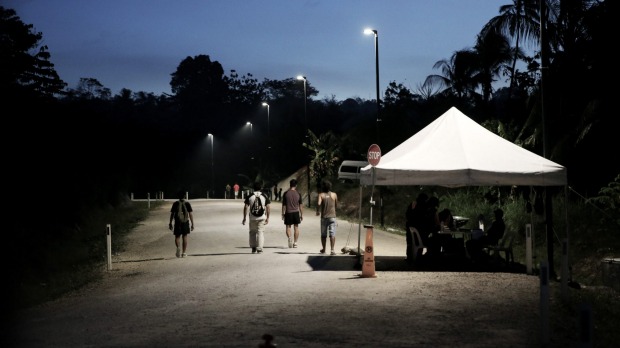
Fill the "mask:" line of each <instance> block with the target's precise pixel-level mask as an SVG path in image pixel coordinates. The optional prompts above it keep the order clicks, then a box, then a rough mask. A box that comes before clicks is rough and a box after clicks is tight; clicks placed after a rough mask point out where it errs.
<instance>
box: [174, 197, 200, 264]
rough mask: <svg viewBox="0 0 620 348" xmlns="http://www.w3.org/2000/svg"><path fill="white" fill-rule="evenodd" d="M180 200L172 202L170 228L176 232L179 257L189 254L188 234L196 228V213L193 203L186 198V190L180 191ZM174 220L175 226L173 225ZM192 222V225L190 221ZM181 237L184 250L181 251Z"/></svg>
mask: <svg viewBox="0 0 620 348" xmlns="http://www.w3.org/2000/svg"><path fill="white" fill-rule="evenodd" d="M178 198H179V200H178V201H176V202H174V203H172V208H170V223H169V224H168V228H169V229H170V230H171V231H172V232H173V233H174V244H175V245H176V247H177V254H176V255H177V257H185V256H187V253H186V250H187V235H188V234H189V233H190V231H193V230H194V214H193V210H192V205H191V204H189V202H188V201H186V200H185V191H183V190H181V191H179V193H178ZM172 221H174V227H173V225H172ZM190 222H191V223H192V224H191V226H190V224H189V223H190ZM181 237H183V250H182V252H181V245H179V244H180V242H181Z"/></svg>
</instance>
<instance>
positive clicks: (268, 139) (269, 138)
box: [263, 102, 271, 149]
mask: <svg viewBox="0 0 620 348" xmlns="http://www.w3.org/2000/svg"><path fill="white" fill-rule="evenodd" d="M263 106H266V107H267V148H268V149H271V136H270V135H269V103H267V102H263Z"/></svg>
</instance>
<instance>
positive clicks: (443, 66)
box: [423, 50, 478, 99]
mask: <svg viewBox="0 0 620 348" xmlns="http://www.w3.org/2000/svg"><path fill="white" fill-rule="evenodd" d="M477 60H478V56H477V54H476V52H474V51H472V50H460V51H456V52H454V53H453V54H452V57H450V59H449V60H446V59H442V60H439V61H437V62H436V63H435V64H434V65H433V69H438V70H440V71H441V74H433V75H429V76H427V77H426V79H425V80H424V85H423V87H424V88H435V87H437V88H443V91H442V93H443V94H446V95H453V96H455V97H456V98H457V99H471V98H475V97H476V87H477V85H478V83H477V81H476V73H477V71H478V63H477Z"/></svg>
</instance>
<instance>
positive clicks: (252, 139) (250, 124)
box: [245, 121, 254, 160]
mask: <svg viewBox="0 0 620 348" xmlns="http://www.w3.org/2000/svg"><path fill="white" fill-rule="evenodd" d="M245 125H246V126H250V142H254V126H253V125H252V122H250V121H248V122H246V123H245ZM250 148H251V149H252V154H251V155H250V159H252V160H253V159H254V147H250Z"/></svg>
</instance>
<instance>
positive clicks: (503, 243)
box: [483, 232, 515, 265]
mask: <svg viewBox="0 0 620 348" xmlns="http://www.w3.org/2000/svg"><path fill="white" fill-rule="evenodd" d="M514 240H515V234H514V233H513V232H506V234H504V237H503V238H502V239H500V240H499V242H498V243H497V245H488V246H486V247H484V248H483V249H484V250H486V252H487V253H488V254H489V255H491V253H493V255H495V256H496V257H499V258H501V254H500V253H501V252H504V256H505V259H504V260H505V261H506V264H507V265H509V264H510V265H512V264H513V263H514V254H513V253H512V243H513V242H514Z"/></svg>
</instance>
